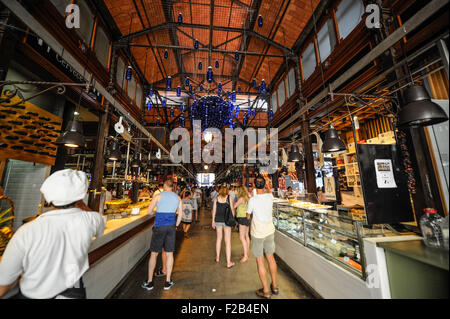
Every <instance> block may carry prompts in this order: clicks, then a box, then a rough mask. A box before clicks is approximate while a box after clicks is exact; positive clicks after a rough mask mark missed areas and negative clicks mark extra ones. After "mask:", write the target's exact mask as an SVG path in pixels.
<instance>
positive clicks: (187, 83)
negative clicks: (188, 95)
mask: <svg viewBox="0 0 450 319" xmlns="http://www.w3.org/2000/svg"><path fill="white" fill-rule="evenodd" d="M186 86H189V78H186Z"/></svg>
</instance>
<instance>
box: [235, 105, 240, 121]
mask: <svg viewBox="0 0 450 319" xmlns="http://www.w3.org/2000/svg"><path fill="white" fill-rule="evenodd" d="M240 112H241V108H240V107H239V105H238V106H236V112H234V114H235V115H236V118H237V117H238V116H239V113H240Z"/></svg>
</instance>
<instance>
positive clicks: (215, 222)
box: [212, 186, 235, 268]
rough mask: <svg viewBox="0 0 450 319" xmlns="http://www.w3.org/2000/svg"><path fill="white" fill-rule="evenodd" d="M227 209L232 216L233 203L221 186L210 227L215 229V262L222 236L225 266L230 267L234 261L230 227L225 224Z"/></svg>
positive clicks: (225, 189) (217, 259)
mask: <svg viewBox="0 0 450 319" xmlns="http://www.w3.org/2000/svg"><path fill="white" fill-rule="evenodd" d="M227 209H231V212H232V214H233V216H234V215H235V213H234V205H233V204H232V202H231V199H230V196H229V195H228V189H227V188H226V187H225V186H222V187H221V188H220V190H219V194H218V195H217V196H216V198H215V199H214V203H213V211H212V228H213V229H215V230H216V234H217V240H216V262H217V263H218V262H219V261H220V250H221V246H222V238H223V237H224V239H225V254H226V258H227V268H231V267H233V266H234V265H235V263H234V262H231V227H229V226H227V225H226V224H225V212H226V210H227Z"/></svg>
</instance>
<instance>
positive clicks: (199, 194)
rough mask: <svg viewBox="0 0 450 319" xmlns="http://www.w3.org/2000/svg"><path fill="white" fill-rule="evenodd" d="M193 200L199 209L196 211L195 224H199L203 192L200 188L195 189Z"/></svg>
mask: <svg viewBox="0 0 450 319" xmlns="http://www.w3.org/2000/svg"><path fill="white" fill-rule="evenodd" d="M192 198H193V200H194V201H195V202H196V204H197V209H196V210H195V222H196V223H198V222H199V219H198V214H199V210H200V207H201V206H202V191H201V190H200V188H199V187H195V188H194V193H193V194H192Z"/></svg>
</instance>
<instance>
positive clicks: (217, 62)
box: [216, 60, 219, 69]
mask: <svg viewBox="0 0 450 319" xmlns="http://www.w3.org/2000/svg"><path fill="white" fill-rule="evenodd" d="M218 68H219V60H216V69H218Z"/></svg>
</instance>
